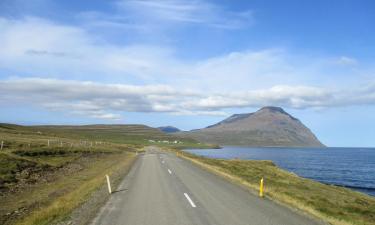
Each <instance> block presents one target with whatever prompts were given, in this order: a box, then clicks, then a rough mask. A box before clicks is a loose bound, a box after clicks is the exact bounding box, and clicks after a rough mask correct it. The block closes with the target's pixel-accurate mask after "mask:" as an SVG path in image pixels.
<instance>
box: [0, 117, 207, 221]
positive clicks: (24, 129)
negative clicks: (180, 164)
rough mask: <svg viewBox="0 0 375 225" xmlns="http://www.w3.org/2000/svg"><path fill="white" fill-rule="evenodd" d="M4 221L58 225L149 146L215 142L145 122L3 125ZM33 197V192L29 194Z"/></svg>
mask: <svg viewBox="0 0 375 225" xmlns="http://www.w3.org/2000/svg"><path fill="white" fill-rule="evenodd" d="M1 141H3V149H2V150H1V151H0V202H1V204H0V224H4V225H7V224H27V225H29V224H30V225H31V224H54V223H55V222H57V221H61V220H63V219H66V218H68V216H69V214H70V213H71V212H72V211H73V210H74V209H76V208H77V207H79V206H80V205H81V204H83V203H84V202H86V201H87V200H88V199H89V198H90V196H91V194H92V193H94V192H95V191H96V190H98V189H99V188H100V187H103V185H105V180H104V176H105V174H110V175H111V174H119V171H123V173H122V174H120V175H118V176H119V177H118V178H117V180H120V176H121V177H122V176H123V175H124V172H126V171H127V169H128V168H129V167H130V165H131V164H132V162H133V160H134V159H135V158H136V157H135V155H136V154H135V152H136V151H141V149H142V148H143V147H144V146H146V145H158V146H164V147H166V146H168V147H176V148H177V147H178V148H186V147H191V148H201V147H212V146H207V145H205V144H201V143H198V142H197V141H195V140H192V139H188V138H178V137H175V136H172V135H169V134H165V133H163V132H161V131H159V130H158V129H154V128H150V127H147V126H143V125H87V126H18V125H13V124H0V142H1ZM30 196H33V197H32V198H30Z"/></svg>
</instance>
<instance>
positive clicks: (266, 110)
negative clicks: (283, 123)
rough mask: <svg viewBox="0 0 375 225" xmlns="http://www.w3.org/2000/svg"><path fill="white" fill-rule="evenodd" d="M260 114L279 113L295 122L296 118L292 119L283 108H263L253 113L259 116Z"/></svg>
mask: <svg viewBox="0 0 375 225" xmlns="http://www.w3.org/2000/svg"><path fill="white" fill-rule="evenodd" d="M261 113H280V114H284V115H287V116H289V117H290V118H291V119H293V120H297V121H298V119H297V118H295V117H293V116H292V115H290V114H289V113H287V112H286V111H285V110H284V109H283V108H281V107H277V106H265V107H263V108H261V109H259V110H258V111H256V112H255V114H261Z"/></svg>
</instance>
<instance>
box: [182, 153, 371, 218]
mask: <svg viewBox="0 0 375 225" xmlns="http://www.w3.org/2000/svg"><path fill="white" fill-rule="evenodd" d="M178 155H179V156H180V157H184V158H186V159H188V160H190V161H192V162H194V163H196V164H198V165H199V166H201V167H203V168H205V169H207V170H210V171H212V172H214V173H216V174H218V175H221V176H223V177H226V178H227V179H230V180H231V181H233V182H235V183H239V184H241V185H244V186H246V187H248V188H249V189H250V190H252V191H253V192H258V191H259V181H260V179H261V178H262V177H264V180H265V195H266V196H267V197H268V198H270V199H273V200H275V201H277V202H279V203H282V204H285V205H287V206H290V207H292V208H297V209H300V210H302V211H304V212H308V213H309V214H311V215H313V216H316V217H318V218H321V219H323V220H324V221H326V222H328V223H330V224H334V225H374V224H375V198H373V197H370V196H368V195H365V194H362V193H359V192H356V191H352V190H350V189H347V188H342V187H337V186H333V185H326V184H322V183H319V182H316V181H313V180H309V179H305V178H301V177H299V176H297V175H295V174H293V173H289V172H287V171H284V170H282V169H280V168H278V167H277V166H275V165H274V164H273V163H272V162H271V161H255V160H220V159H209V158H205V157H200V156H196V155H193V154H190V153H186V152H179V154H178ZM256 194H257V193H256Z"/></svg>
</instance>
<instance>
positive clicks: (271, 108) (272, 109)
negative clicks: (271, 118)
mask: <svg viewBox="0 0 375 225" xmlns="http://www.w3.org/2000/svg"><path fill="white" fill-rule="evenodd" d="M257 112H274V113H275V112H278V113H283V114H288V113H287V112H285V111H284V109H283V108H281V107H277V106H265V107H263V108H261V109H259V110H258V111H257Z"/></svg>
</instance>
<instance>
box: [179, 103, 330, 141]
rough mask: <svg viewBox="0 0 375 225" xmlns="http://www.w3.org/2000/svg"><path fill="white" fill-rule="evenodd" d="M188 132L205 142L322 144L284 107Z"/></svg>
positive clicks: (239, 116) (249, 114) (261, 111)
mask: <svg viewBox="0 0 375 225" xmlns="http://www.w3.org/2000/svg"><path fill="white" fill-rule="evenodd" d="M185 135H187V136H189V137H192V138H196V139H197V140H199V141H202V142H209V143H214V144H223V145H247V146H298V147H301V146H304V147H317V146H319V147H321V146H323V144H322V143H321V142H320V141H319V140H318V139H317V138H316V136H315V135H314V134H313V133H312V132H311V130H310V129H309V128H307V127H306V126H305V125H304V124H303V123H302V122H301V121H299V120H298V119H296V118H294V117H293V116H291V115H290V114H288V113H287V112H286V111H284V109H282V108H280V107H275V106H266V107H263V108H261V109H259V110H258V111H256V112H255V113H244V114H233V115H232V116H230V117H228V118H226V119H224V120H222V121H220V122H218V123H216V124H214V125H211V126H208V127H206V128H203V129H199V130H194V131H191V132H188V133H185Z"/></svg>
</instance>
